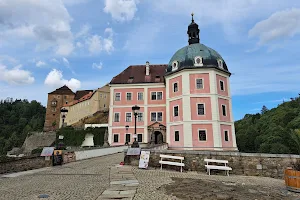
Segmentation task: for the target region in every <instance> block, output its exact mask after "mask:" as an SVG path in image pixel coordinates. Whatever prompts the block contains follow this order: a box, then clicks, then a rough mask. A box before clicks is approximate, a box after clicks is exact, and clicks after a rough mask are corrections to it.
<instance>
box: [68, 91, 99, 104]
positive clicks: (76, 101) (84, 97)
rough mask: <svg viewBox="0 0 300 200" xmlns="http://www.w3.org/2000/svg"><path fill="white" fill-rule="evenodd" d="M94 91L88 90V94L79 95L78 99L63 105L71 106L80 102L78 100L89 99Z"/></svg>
mask: <svg viewBox="0 0 300 200" xmlns="http://www.w3.org/2000/svg"><path fill="white" fill-rule="evenodd" d="M94 93H95V92H89V93H88V94H86V95H84V96H83V97H81V98H80V99H78V100H74V101H73V102H72V103H70V104H64V105H63V107H68V106H73V105H75V104H77V103H80V102H83V101H85V100H88V99H90V98H91V97H92V96H93V94H94Z"/></svg>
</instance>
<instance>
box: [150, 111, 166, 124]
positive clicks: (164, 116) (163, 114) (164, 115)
mask: <svg viewBox="0 0 300 200" xmlns="http://www.w3.org/2000/svg"><path fill="white" fill-rule="evenodd" d="M151 112H162V120H163V121H159V123H161V124H164V125H166V106H157V107H148V124H147V126H149V125H151V124H153V123H154V122H155V121H151Z"/></svg>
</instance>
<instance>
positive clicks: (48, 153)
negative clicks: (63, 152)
mask: <svg viewBox="0 0 300 200" xmlns="http://www.w3.org/2000/svg"><path fill="white" fill-rule="evenodd" d="M53 151H54V147H44V148H43V151H42V153H41V156H52V154H53Z"/></svg>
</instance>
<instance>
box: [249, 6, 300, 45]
mask: <svg viewBox="0 0 300 200" xmlns="http://www.w3.org/2000/svg"><path fill="white" fill-rule="evenodd" d="M299 33H300V9H296V8H292V9H288V10H284V11H278V12H275V13H274V14H272V15H271V16H270V17H269V18H268V19H265V20H262V21H260V22H258V23H256V24H255V26H254V27H253V28H252V29H251V30H250V31H249V37H258V38H259V42H258V45H264V44H266V43H269V42H272V41H275V40H277V39H284V38H289V37H293V36H295V35H296V34H299Z"/></svg>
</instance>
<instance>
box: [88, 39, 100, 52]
mask: <svg viewBox="0 0 300 200" xmlns="http://www.w3.org/2000/svg"><path fill="white" fill-rule="evenodd" d="M86 44H87V45H88V49H89V52H90V53H92V54H95V53H100V52H101V50H102V45H101V37H100V36H99V35H93V36H92V37H89V38H88V39H87V40H86Z"/></svg>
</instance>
